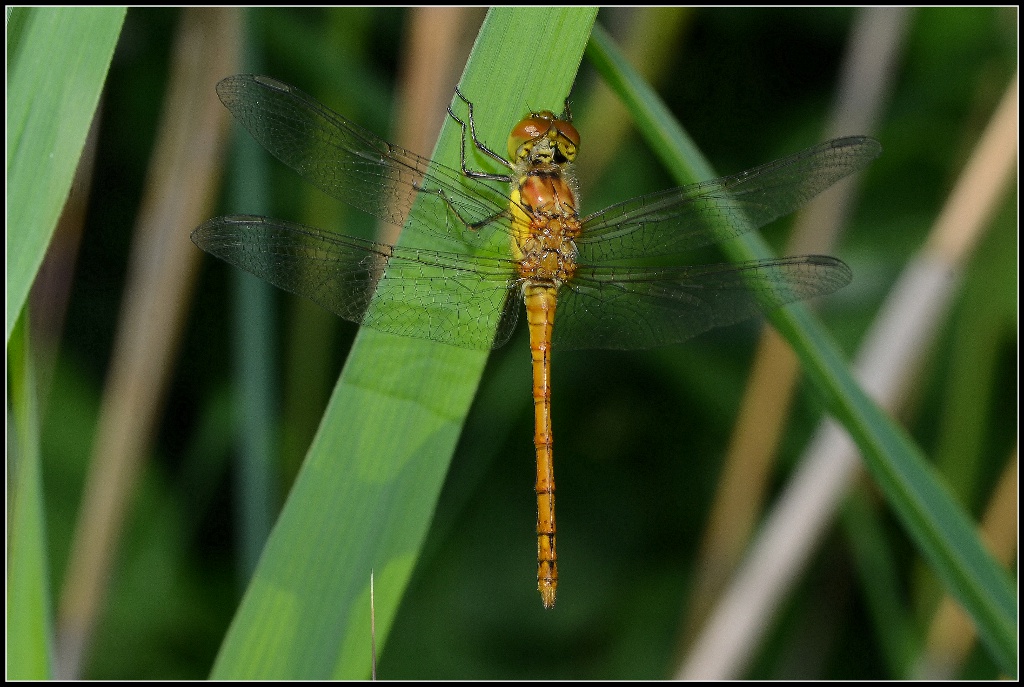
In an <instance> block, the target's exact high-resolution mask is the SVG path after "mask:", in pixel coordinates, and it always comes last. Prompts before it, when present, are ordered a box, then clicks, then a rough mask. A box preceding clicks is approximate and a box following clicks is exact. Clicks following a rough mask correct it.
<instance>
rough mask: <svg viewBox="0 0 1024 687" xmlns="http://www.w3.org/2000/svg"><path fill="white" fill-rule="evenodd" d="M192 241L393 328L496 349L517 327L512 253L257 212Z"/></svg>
mask: <svg viewBox="0 0 1024 687" xmlns="http://www.w3.org/2000/svg"><path fill="white" fill-rule="evenodd" d="M192 241H193V242H194V243H195V244H196V245H197V246H199V247H200V248H202V249H203V250H205V251H206V252H208V253H210V254H212V255H215V256H217V257H219V258H221V259H222V260H224V261H226V262H228V263H230V264H232V265H235V266H236V267H240V268H242V269H243V270H245V271H247V272H251V273H252V274H255V275H256V276H257V277H260V278H261V279H265V280H266V281H268V282H270V283H271V284H274V285H275V286H278V287H280V288H282V289H285V290H287V291H291V292H292V293H296V294H299V295H300V296H305V297H306V298H309V299H311V300H313V301H314V302H316V303H318V304H319V305H321V306H323V307H324V308H327V309H328V310H330V311H331V312H333V313H335V314H336V315H339V316H341V317H343V318H345V319H346V320H350V321H352V322H358V323H361V324H364V325H367V326H369V327H373V328H375V329H380V330H383V331H386V332H390V333H392V334H399V335H401V336H413V337H418V338H424V339H432V340H434V341H440V342H442V343H446V344H452V345H455V346H461V347H463V348H478V349H487V348H492V347H496V346H500V345H501V344H503V343H505V341H506V340H508V337H509V335H510V334H511V332H512V329H513V328H514V327H515V320H516V314H517V312H518V308H517V307H514V306H515V304H516V302H517V299H516V298H515V296H516V295H517V294H518V289H517V288H516V284H517V280H516V273H515V265H514V263H512V262H509V261H507V260H501V259H497V258H488V257H480V256H472V255H466V254H460V253H446V252H440V251H428V250H420V249H416V248H403V247H400V246H390V245H387V244H383V243H375V242H373V241H366V240H364V239H357V238H353V237H349V236H342V235H340V234H334V233H331V232H326V231H321V230H319V229H315V228H313V227H308V226H304V225H301V224H294V223H292V222H284V221H280V220H272V219H268V218H266V217H257V216H253V215H233V216H229V217H217V218H215V219H211V220H209V221H208V222H205V223H204V224H202V225H201V226H199V227H198V228H197V229H196V230H195V231H193V232H192ZM510 303H511V306H510V305H509V304H510ZM496 327H497V334H495V328H496Z"/></svg>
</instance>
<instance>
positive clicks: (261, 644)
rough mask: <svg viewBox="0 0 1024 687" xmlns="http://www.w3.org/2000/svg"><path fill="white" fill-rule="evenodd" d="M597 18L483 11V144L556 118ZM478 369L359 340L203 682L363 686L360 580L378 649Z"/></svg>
mask: <svg viewBox="0 0 1024 687" xmlns="http://www.w3.org/2000/svg"><path fill="white" fill-rule="evenodd" d="M594 16H595V10H591V9H584V10H580V9H568V10H566V9H554V10H551V9H536V8H530V9H498V10H492V11H491V13H490V14H489V15H488V18H487V20H486V21H485V23H484V26H483V28H482V30H481V33H480V36H479V37H478V39H477V43H476V45H475V47H474V49H473V53H472V56H471V57H470V61H469V63H468V64H467V66H466V71H465V73H464V76H463V78H462V81H461V86H460V87H461V89H462V91H463V93H464V94H465V95H466V96H467V97H468V98H470V99H471V100H472V101H474V103H475V104H476V106H477V109H476V115H477V120H476V121H477V127H478V133H479V135H480V137H481V138H482V139H483V140H484V141H485V142H489V143H490V144H491V145H492V147H497V148H499V149H502V148H503V145H502V143H503V142H504V141H505V139H506V137H507V136H508V130H509V128H510V127H511V125H512V124H514V123H515V122H516V121H518V119H519V118H520V117H521V116H522V115H523V114H524V113H525V112H526V110H527V109H528V108H529V107H534V108H543V107H546V108H549V109H553V110H558V109H560V106H561V104H562V102H563V101H564V99H565V96H566V95H567V94H568V92H569V90H570V88H571V86H572V83H573V80H574V79H575V76H576V70H577V68H578V66H579V63H580V59H581V57H582V54H583V49H584V47H585V45H586V41H587V38H588V36H589V33H590V28H591V26H592V24H593V21H594ZM460 135H461V131H460V129H459V127H458V126H457V125H456V124H455V123H454V122H452V121H450V120H449V121H448V122H447V123H446V125H445V128H444V130H443V132H442V136H441V140H440V142H439V143H438V146H437V148H436V149H435V159H437V160H438V161H440V162H442V163H444V164H447V165H449V166H452V167H456V168H457V167H458V166H459V141H460ZM440 221H442V222H443V221H444V218H440ZM421 245H422V244H421ZM310 353H311V355H316V354H317V353H316V352H310ZM523 355H524V356H525V355H527V353H526V351H524V352H523ZM486 359H487V354H486V353H485V352H480V351H470V350H463V349H458V348H454V347H451V346H446V345H443V344H437V343H433V342H429V341H425V340H419V339H410V338H403V337H396V336H392V335H387V334H382V333H380V332H377V331H373V330H368V329H363V330H362V331H360V334H359V336H358V337H357V339H356V343H355V345H354V347H353V349H352V352H351V354H350V355H349V359H348V362H347V364H346V366H345V369H344V371H343V373H342V376H341V378H340V380H339V381H338V384H337V386H336V387H335V390H334V394H333V396H332V398H331V402H330V404H329V406H328V409H327V412H326V414H325V416H324V418H323V420H322V422H321V425H320V429H319V431H318V433H317V436H316V438H315V440H314V442H313V445H312V447H311V448H310V450H309V453H308V454H307V456H306V460H305V463H304V464H303V467H302V470H301V472H300V474H299V477H298V479H297V481H296V483H295V486H294V487H293V489H292V492H291V494H290V495H289V497H288V501H287V503H286V504H285V507H284V510H283V512H282V514H281V517H280V519H279V520H278V522H277V524H276V526H275V527H274V531H273V532H272V534H271V537H270V540H269V542H268V544H267V546H266V548H265V549H264V552H263V555H262V557H261V559H260V562H259V565H258V568H257V570H256V573H255V576H254V577H253V580H252V582H251V584H250V586H249V589H248V590H247V592H246V594H245V597H244V599H243V600H242V604H241V606H240V608H239V610H238V613H237V614H236V616H235V619H234V621H233V623H232V626H231V629H230V630H229V632H228V635H227V637H226V639H225V641H224V644H223V645H222V647H221V651H220V654H219V656H218V658H217V662H216V664H215V666H214V670H213V677H215V678H233V679H239V678H264V679H268V678H306V679H311V678H312V679H316V678H321V679H322V678H327V677H334V678H343V679H365V678H366V677H368V676H369V671H370V599H369V590H370V571H371V569H372V570H373V571H374V575H375V608H376V632H377V650H378V651H380V650H381V647H382V646H383V645H384V641H385V639H386V637H387V634H388V630H389V629H390V627H391V624H392V622H393V620H394V616H395V612H396V611H397V609H398V605H399V603H400V601H401V597H402V594H403V592H404V590H405V588H406V585H407V584H408V581H409V576H410V574H411V572H412V569H413V566H414V565H415V562H416V559H417V556H418V555H419V551H420V547H421V546H422V543H423V539H424V537H425V535H426V532H427V529H428V527H429V525H430V521H431V518H432V515H433V511H434V508H435V505H436V502H437V498H438V494H439V492H440V489H441V485H442V482H443V480H444V476H445V473H446V471H447V468H448V463H449V461H450V458H451V455H452V453H453V451H454V449H455V445H456V442H457V441H458V438H459V434H460V431H461V429H462V424H463V422H464V419H465V416H466V413H467V412H468V410H469V406H470V403H471V401H472V399H473V396H474V393H475V391H476V387H477V384H478V382H479V378H480V375H481V373H482V370H483V366H484V363H485V361H486ZM471 574H479V572H478V571H470V570H467V571H466V575H471ZM452 584H453V585H458V584H459V580H458V579H453V580H452ZM537 603H538V604H539V603H540V601H539V600H538V602H537Z"/></svg>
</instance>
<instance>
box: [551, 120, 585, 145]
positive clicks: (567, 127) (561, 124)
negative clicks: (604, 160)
mask: <svg viewBox="0 0 1024 687" xmlns="http://www.w3.org/2000/svg"><path fill="white" fill-rule="evenodd" d="M553 124H554V125H555V128H556V129H558V133H560V134H561V135H562V136H564V137H565V138H567V139H568V140H569V142H570V143H572V145H573V147H574V148H579V147H580V132H578V131H576V127H574V126H573V125H572V123H571V122H568V121H566V120H564V119H556V120H555V121H554V122H553Z"/></svg>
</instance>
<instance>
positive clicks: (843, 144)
mask: <svg viewBox="0 0 1024 687" xmlns="http://www.w3.org/2000/svg"><path fill="white" fill-rule="evenodd" d="M881 152H882V146H881V145H880V144H879V143H878V141H876V140H874V139H871V138H867V137H864V136H858V137H850V138H837V139H835V140H832V141H828V142H826V143H822V144H821V145H818V146H815V147H813V148H808V149H807V150H804V151H803V152H800V153H796V154H795V155H791V156H789V157H787V158H783V159H781V160H776V161H775V162H769V163H768V164H765V165H761V166H760V167H755V168H754V169H751V170H748V171H746V172H742V173H740V174H736V175H733V176H729V177H723V178H721V179H715V180H713V181H705V182H701V183H699V184H692V185H690V186H682V187H680V188H673V189H668V190H666V191H660V192H658V193H652V194H650V195H646V196H641V197H639V198H633V199H631V200H627V201H625V202H622V203H618V204H616V205H612V206H611V207H608V208H606V209H604V210H602V211H600V212H598V213H596V214H593V215H591V216H589V217H587V218H585V219H584V220H583V234H582V236H581V237H580V238H579V239H577V241H576V245H577V247H578V248H579V252H580V261H581V262H585V263H595V264H596V263H602V262H607V261H609V260H620V259H629V258H639V257H645V256H651V255H667V254H673V253H677V252H680V251H685V250H687V249H690V248H695V247H697V246H702V245H706V244H710V243H715V242H718V241H723V240H725V239H728V238H732V237H734V236H738V235H740V234H744V233H746V232H748V231H753V230H754V229H757V228H759V227H762V226H764V225H765V224H768V223H769V222H771V221H772V220H775V219H778V218H779V217H782V216H783V215H787V214H789V213H790V212H793V211H794V210H796V209H797V208H798V207H800V206H801V205H803V204H804V203H806V202H807V201H808V200H810V199H811V198H813V197H814V196H816V195H818V194H819V193H821V192H822V191H824V190H825V189H826V188H828V187H829V186H831V185H832V184H834V183H835V182H837V181H839V180H840V179H842V178H843V177H845V176H848V175H850V174H852V173H854V172H856V171H858V170H860V169H863V168H864V167H865V166H866V165H867V164H868V163H869V162H870V161H871V160H873V159H875V158H876V157H878V156H879V155H880V154H881Z"/></svg>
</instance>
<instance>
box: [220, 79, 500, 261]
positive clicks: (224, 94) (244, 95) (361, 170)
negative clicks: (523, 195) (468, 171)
mask: <svg viewBox="0 0 1024 687" xmlns="http://www.w3.org/2000/svg"><path fill="white" fill-rule="evenodd" d="M217 94H218V95H219V96H220V99H221V102H223V103H224V105H225V107H227V108H228V110H230V111H231V114H232V115H234V117H235V119H237V120H238V121H239V122H240V123H241V124H242V125H243V126H244V127H245V128H246V129H248V130H249V133H250V134H252V136H253V138H255V139H256V140H257V141H258V142H259V143H260V145H262V146H263V147H264V148H266V149H267V150H268V151H269V152H270V153H271V154H273V155H274V156H275V157H276V158H277V159H279V160H281V162H283V163H285V164H286V165H288V166H289V167H291V168H292V169H294V170H295V171H296V172H298V173H299V174H300V175H301V176H302V177H303V178H304V179H306V180H307V181H309V182H310V183H312V184H313V185H314V186H316V187H317V188H319V189H320V190H321V191H323V192H324V193H326V194H328V195H330V196H333V197H334V198H337V199H338V200H341V201H343V202H345V203H348V204H349V205H352V206H353V207H356V208H358V209H360V210H363V211H365V212H368V213H370V214H371V215H373V216H375V217H377V218H379V219H382V220H384V221H385V222H390V223H392V224H394V225H396V226H399V227H401V226H403V223H405V222H406V221H408V224H409V225H410V226H414V227H416V229H417V230H422V231H426V232H428V233H430V234H432V235H434V236H440V237H441V238H444V239H447V240H451V239H456V240H458V241H463V242H466V243H469V244H471V245H483V244H484V243H486V240H487V237H488V236H489V235H490V232H489V231H479V229H489V228H492V227H496V228H497V227H500V228H501V229H503V230H504V231H508V227H509V217H508V214H509V213H508V208H509V203H510V200H509V198H508V196H507V195H506V194H505V193H504V192H502V191H501V190H498V189H497V188H495V187H494V186H491V185H489V184H488V183H487V182H486V181H481V180H477V179H470V178H467V177H466V176H465V175H463V174H462V172H461V171H459V170H455V169H451V168H449V167H445V166H443V165H440V164H438V163H431V161H430V160H428V159H426V158H423V157H420V156H419V155H416V154H415V153H411V152H409V151H408V150H405V149H404V148H400V147H399V146H396V145H393V144H391V143H388V142H387V141H385V140H384V139H382V138H380V137H379V136H377V135H376V134H374V133H372V132H369V131H367V130H365V129H363V128H362V127H360V126H357V125H356V124H353V123H352V122H350V121H348V120H347V119H345V118H344V117H342V116H341V115H339V114H337V113H335V112H333V111H331V110H329V109H328V108H326V107H324V106H323V105H322V104H320V103H319V102H317V101H316V100H314V99H313V98H311V97H309V96H308V95H306V94H305V93H303V92H302V91H300V90H298V89H296V88H294V87H292V86H289V85H287V84H285V83H282V82H280V81H277V80H276V79H272V78H270V77H266V76H255V75H252V74H238V75H235V76H229V77H228V78H226V79H224V80H223V81H221V82H220V83H218V84H217ZM420 196H425V198H424V201H425V202H421V203H419V204H418V205H416V206H415V210H413V201H415V200H416V199H417V198H418V197H420ZM410 212H411V214H410ZM441 218H443V219H444V221H440V222H439V219H441ZM466 224H472V225H474V226H475V227H476V228H477V229H478V230H476V231H468V230H466V229H465V226H466Z"/></svg>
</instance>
